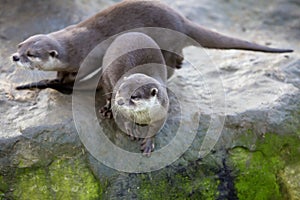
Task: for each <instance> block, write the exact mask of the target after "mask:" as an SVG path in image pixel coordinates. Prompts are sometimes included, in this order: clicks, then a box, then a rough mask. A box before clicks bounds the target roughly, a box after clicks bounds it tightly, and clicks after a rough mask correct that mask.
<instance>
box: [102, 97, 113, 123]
mask: <svg viewBox="0 0 300 200" xmlns="http://www.w3.org/2000/svg"><path fill="white" fill-rule="evenodd" d="M99 112H100V114H101V115H102V117H103V118H108V119H111V118H112V117H113V113H112V110H111V103H110V99H107V100H106V104H105V105H104V106H103V107H102V108H100V110H99Z"/></svg>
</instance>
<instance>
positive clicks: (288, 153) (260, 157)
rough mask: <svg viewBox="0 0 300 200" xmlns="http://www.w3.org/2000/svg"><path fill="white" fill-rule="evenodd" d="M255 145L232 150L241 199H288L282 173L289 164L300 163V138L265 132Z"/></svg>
mask: <svg viewBox="0 0 300 200" xmlns="http://www.w3.org/2000/svg"><path fill="white" fill-rule="evenodd" d="M255 146H256V148H255V150H249V149H247V148H245V147H236V148H234V149H232V150H230V160H231V162H232V164H233V166H234V167H235V168H236V169H237V177H236V180H235V188H236V190H237V195H238V197H239V199H243V200H244V199H249V200H250V199H251V200H255V199H257V200H260V199H274V200H276V199H285V198H286V196H285V194H284V193H285V192H284V189H285V188H286V187H285V186H284V185H282V184H283V183H282V180H281V179H280V178H279V173H280V172H281V171H282V170H283V169H284V168H285V166H287V165H292V164H295V163H300V160H299V158H300V139H299V137H298V136H297V135H289V136H281V135H276V134H266V135H265V136H264V138H262V139H258V140H257V142H256V144H255Z"/></svg>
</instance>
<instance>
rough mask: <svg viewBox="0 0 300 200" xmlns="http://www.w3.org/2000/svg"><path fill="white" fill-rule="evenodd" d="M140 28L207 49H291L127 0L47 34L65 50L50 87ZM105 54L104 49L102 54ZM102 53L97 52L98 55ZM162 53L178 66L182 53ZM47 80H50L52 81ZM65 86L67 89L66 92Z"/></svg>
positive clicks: (70, 81)
mask: <svg viewBox="0 0 300 200" xmlns="http://www.w3.org/2000/svg"><path fill="white" fill-rule="evenodd" d="M124 16H126V17H124ZM140 27H163V28H168V29H172V30H175V31H178V32H181V33H184V34H186V35H188V36H190V37H191V38H193V39H194V40H196V41H197V42H198V43H199V44H201V45H202V46H203V47H206V48H215V49H243V50H251V51H262V52H271V53H283V52H292V50H289V49H274V48H269V47H266V46H261V45H257V44H254V43H250V42H247V41H242V40H239V39H235V38H231V37H227V36H224V35H221V34H219V33H216V32H213V31H210V30H208V29H205V28H203V27H201V26H199V25H197V24H195V23H193V22H192V21H190V20H188V19H186V18H185V17H184V16H182V15H181V14H179V13H178V12H177V11H175V10H173V9H172V8H170V7H169V6H167V5H165V4H163V3H161V2H159V1H130V0H128V1H123V2H121V3H118V4H115V5H114V6H112V7H110V8H108V9H106V10H104V11H102V12H100V13H98V14H96V15H94V16H93V17H91V18H89V19H87V20H85V21H83V22H81V23H79V24H76V25H72V26H69V27H67V28H65V29H62V30H60V31H57V32H53V33H50V34H48V36H49V37H51V38H53V39H55V40H56V41H57V42H58V43H59V44H60V46H61V48H62V49H61V51H62V52H64V53H63V54H60V55H59V56H60V57H58V59H60V61H61V62H63V63H64V64H65V68H63V69H59V70H57V71H59V72H58V79H60V77H61V75H62V74H64V75H65V76H66V77H65V78H63V80H59V81H57V82H58V84H57V85H56V86H55V88H54V87H53V85H52V84H50V85H49V88H53V89H57V90H59V91H60V92H63V91H64V90H65V89H66V88H64V87H65V85H68V87H69V85H70V84H73V83H74V78H68V73H70V72H77V71H78V69H79V67H80V64H81V63H82V62H83V60H84V58H85V57H86V56H87V55H88V54H89V53H90V51H91V50H92V49H93V48H94V47H95V46H96V45H97V44H99V43H100V42H102V41H103V40H105V39H107V38H109V37H110V36H112V35H115V34H118V33H120V32H123V31H126V30H130V29H134V28H140ZM25 42H26V41H25ZM107 47H108V46H107ZM182 48H184V46H181V47H179V49H178V52H181V50H182ZM104 53H105V49H104V51H103V55H104ZM103 55H99V57H101V56H103ZM163 55H164V58H165V61H166V64H167V65H168V66H170V67H172V68H180V66H181V62H182V57H181V56H178V55H174V54H170V53H168V52H163ZM99 67H101V66H99ZM61 72H62V73H61ZM49 81H50V82H51V80H49ZM29 85H30V84H29ZM29 85H27V86H28V87H26V86H23V87H19V89H31V87H30V86H29ZM34 85H36V88H40V89H44V85H42V87H39V83H34ZM68 87H67V90H68V91H69V88H68ZM59 88H61V89H59Z"/></svg>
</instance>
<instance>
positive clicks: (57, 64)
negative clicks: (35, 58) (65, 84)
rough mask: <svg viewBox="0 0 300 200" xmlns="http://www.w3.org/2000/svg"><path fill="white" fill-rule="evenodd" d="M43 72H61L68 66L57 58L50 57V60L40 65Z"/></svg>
mask: <svg viewBox="0 0 300 200" xmlns="http://www.w3.org/2000/svg"><path fill="white" fill-rule="evenodd" d="M40 66H41V68H40V69H41V70H44V71H59V70H61V69H64V68H65V67H66V66H65V65H64V64H63V63H62V62H61V61H59V60H58V59H56V58H52V57H49V58H48V60H47V61H46V62H44V63H41V64H40Z"/></svg>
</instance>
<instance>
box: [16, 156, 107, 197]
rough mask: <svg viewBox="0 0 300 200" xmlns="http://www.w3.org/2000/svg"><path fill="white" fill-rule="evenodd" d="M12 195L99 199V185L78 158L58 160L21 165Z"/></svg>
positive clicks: (100, 192)
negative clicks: (40, 165) (28, 166)
mask: <svg viewBox="0 0 300 200" xmlns="http://www.w3.org/2000/svg"><path fill="white" fill-rule="evenodd" d="M16 176H17V182H16V184H15V185H14V192H13V196H14V198H15V199H20V200H22V199H30V200H32V199H66V200H68V199H99V198H101V195H102V193H103V190H102V188H101V186H100V185H99V184H98V182H97V180H96V179H95V178H94V176H93V175H92V173H91V172H90V171H89V169H88V168H87V166H86V165H85V164H84V163H83V162H82V161H81V160H80V159H76V160H57V161H55V162H53V163H52V164H51V165H50V166H49V167H48V168H38V169H20V170H18V171H17V175H16Z"/></svg>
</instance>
